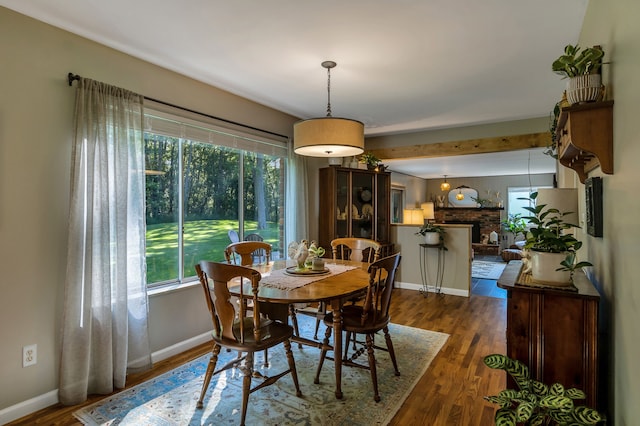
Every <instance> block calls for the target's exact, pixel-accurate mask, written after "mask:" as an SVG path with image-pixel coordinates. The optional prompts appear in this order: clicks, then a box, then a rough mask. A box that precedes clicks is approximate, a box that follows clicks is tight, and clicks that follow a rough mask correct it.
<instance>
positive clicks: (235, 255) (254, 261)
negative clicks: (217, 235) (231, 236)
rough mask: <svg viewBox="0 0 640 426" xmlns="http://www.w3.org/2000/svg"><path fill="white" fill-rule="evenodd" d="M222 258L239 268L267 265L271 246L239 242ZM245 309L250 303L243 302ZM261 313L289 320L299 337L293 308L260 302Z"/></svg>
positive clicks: (267, 363)
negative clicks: (237, 265) (288, 318)
mask: <svg viewBox="0 0 640 426" xmlns="http://www.w3.org/2000/svg"><path fill="white" fill-rule="evenodd" d="M224 257H225V259H226V260H227V263H230V264H239V265H241V266H255V265H260V264H263V263H264V264H266V265H268V264H269V263H270V261H271V244H269V243H266V242H264V241H239V242H237V243H232V244H229V245H228V246H227V247H226V248H225V250H224ZM243 302H244V305H245V308H246V309H247V310H251V309H252V306H253V304H252V303H251V301H247V300H243ZM262 305H263V307H262V309H261V312H262V313H263V315H264V316H266V317H268V318H271V319H280V320H282V319H286V318H287V317H290V318H291V323H292V325H293V329H294V332H295V335H296V336H299V335H300V334H299V330H298V320H297V318H296V315H295V309H294V307H293V306H288V305H283V304H280V303H268V302H262ZM268 365H269V357H268V356H267V354H266V353H265V366H268Z"/></svg>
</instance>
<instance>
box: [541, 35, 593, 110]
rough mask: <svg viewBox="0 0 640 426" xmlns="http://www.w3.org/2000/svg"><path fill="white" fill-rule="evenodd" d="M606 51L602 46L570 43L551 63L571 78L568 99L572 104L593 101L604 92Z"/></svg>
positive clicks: (565, 76)
mask: <svg viewBox="0 0 640 426" xmlns="http://www.w3.org/2000/svg"><path fill="white" fill-rule="evenodd" d="M603 57H604V51H603V50H602V48H601V47H600V46H594V47H587V48H584V49H582V50H581V49H580V46H578V45H577V44H576V45H575V46H573V45H571V44H569V45H567V46H565V48H564V52H563V54H562V55H560V57H558V58H557V59H556V60H555V61H553V63H552V64H551V70H552V71H553V72H554V73H556V74H559V75H561V76H562V77H563V78H569V81H568V82H567V99H568V100H569V103H570V104H576V103H581V102H592V101H595V100H597V99H598V97H599V96H600V94H601V93H602V76H601V75H600V70H601V67H602V58H603Z"/></svg>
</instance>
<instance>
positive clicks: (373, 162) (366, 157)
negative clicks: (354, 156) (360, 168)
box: [359, 152, 380, 169]
mask: <svg viewBox="0 0 640 426" xmlns="http://www.w3.org/2000/svg"><path fill="white" fill-rule="evenodd" d="M359 160H360V162H361V163H365V164H366V165H367V168H369V169H374V168H375V167H376V166H377V165H378V164H380V159H379V158H378V157H376V156H375V155H373V154H372V153H370V152H365V153H364V154H362V155H360V158H359Z"/></svg>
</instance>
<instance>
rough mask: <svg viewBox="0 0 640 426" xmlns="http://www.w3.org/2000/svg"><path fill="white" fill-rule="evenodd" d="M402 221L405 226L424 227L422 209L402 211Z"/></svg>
mask: <svg viewBox="0 0 640 426" xmlns="http://www.w3.org/2000/svg"><path fill="white" fill-rule="evenodd" d="M403 219H404V221H403V223H405V224H407V225H424V212H423V211H422V209H404V211H403Z"/></svg>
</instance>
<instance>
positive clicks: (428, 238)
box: [424, 232, 440, 246]
mask: <svg viewBox="0 0 640 426" xmlns="http://www.w3.org/2000/svg"><path fill="white" fill-rule="evenodd" d="M424 242H425V244H429V245H432V246H435V245H438V244H440V233H438V232H427V233H425V234H424Z"/></svg>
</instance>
